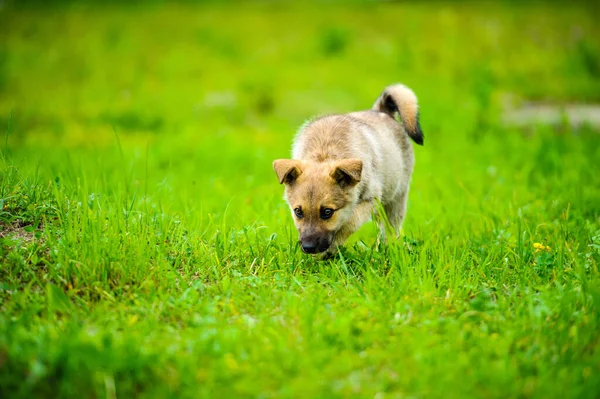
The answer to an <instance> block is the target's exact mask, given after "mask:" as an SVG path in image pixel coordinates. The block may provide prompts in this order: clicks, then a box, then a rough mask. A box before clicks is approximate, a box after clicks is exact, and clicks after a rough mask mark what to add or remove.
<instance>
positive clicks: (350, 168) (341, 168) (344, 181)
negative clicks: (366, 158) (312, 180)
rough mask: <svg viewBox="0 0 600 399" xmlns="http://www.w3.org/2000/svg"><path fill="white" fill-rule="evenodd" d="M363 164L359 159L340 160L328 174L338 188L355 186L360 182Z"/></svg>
mask: <svg viewBox="0 0 600 399" xmlns="http://www.w3.org/2000/svg"><path fill="white" fill-rule="evenodd" d="M362 167H363V163H362V161H361V160H360V159H342V160H341V161H338V162H336V163H335V165H334V166H333V169H332V171H331V173H330V174H329V175H330V176H331V177H332V178H333V179H334V180H335V181H336V182H337V183H338V184H339V185H340V186H342V187H348V186H355V185H356V184H358V182H359V181H360V178H361V175H362Z"/></svg>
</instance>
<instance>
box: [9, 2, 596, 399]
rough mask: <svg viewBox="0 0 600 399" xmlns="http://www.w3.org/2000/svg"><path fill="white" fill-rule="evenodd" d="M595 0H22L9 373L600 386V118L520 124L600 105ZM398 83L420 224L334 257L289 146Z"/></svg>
mask: <svg viewBox="0 0 600 399" xmlns="http://www.w3.org/2000/svg"><path fill="white" fill-rule="evenodd" d="M593 15H594V12H593V10H592V8H591V7H585V6H582V5H579V4H571V5H554V6H552V7H550V6H549V5H547V4H535V3H534V4H529V5H520V4H518V3H517V4H512V5H511V3H507V4H504V5H503V4H499V5H476V4H465V5H461V4H458V5H447V4H444V3H436V4H435V5H425V4H423V5H420V4H410V3H399V4H387V3H385V4H379V5H378V4H373V3H367V4H362V3H357V4H355V5H353V6H351V7H348V6H346V7H344V8H338V7H335V6H332V5H329V6H327V5H325V6H323V5H319V6H304V7H300V6H294V5H292V4H287V5H276V4H269V3H267V4H255V5H253V6H250V5H235V6H234V5H229V6H224V5H223V6H219V5H204V6H194V5H179V6H175V5H173V6H165V5H160V4H156V3H153V4H152V5H151V6H148V7H145V8H139V7H128V8H123V7H117V6H116V5H112V6H110V7H104V8H94V7H90V6H85V5H77V4H71V5H69V6H64V7H59V8H44V9H40V10H36V9H35V8H33V7H29V8H25V9H16V8H14V7H13V6H11V5H10V4H9V5H8V6H5V7H4V8H3V9H0V123H1V126H2V127H3V129H5V130H3V133H4V134H3V135H2V136H3V137H2V140H0V147H1V150H2V154H1V157H0V209H1V210H0V224H1V226H2V227H0V229H1V230H0V236H1V237H0V259H1V260H0V262H1V266H0V396H1V397H7V398H8V397H49V398H55V397H107V398H114V397H121V398H123V397H215V398H229V397H231V398H233V397H236V398H237V397H259V398H285V397H296V398H299V397H302V398H334V397H361V398H362V397H364V398H401V397H417V398H436V397H444V398H448V397H455V398H467V397H483V398H494V397H496V398H507V397H518V398H549V397H556V398H565V397H569V398H598V397H599V395H600V377H599V376H600V341H599V339H600V333H599V331H600V313H599V305H600V275H599V272H598V266H599V264H600V173H598V164H599V160H600V135H599V132H598V131H594V130H593V129H591V128H589V127H583V128H580V129H577V130H573V129H571V128H569V127H568V125H565V126H558V127H552V126H532V127H530V128H528V129H526V130H520V129H516V128H511V127H509V126H505V125H504V124H503V123H502V120H501V113H502V109H503V107H504V104H505V103H506V102H507V101H509V100H510V101H512V102H513V103H514V104H517V105H518V104H519V103H522V102H525V101H543V102H550V103H556V104H564V103H570V102H594V101H600V69H599V65H600V45H599V44H598V40H597V38H598V37H600V31H599V28H598V25H597V23H596V20H595V19H594V16H593ZM396 81H401V82H403V83H406V84H407V85H409V86H410V87H412V88H413V89H414V91H415V92H416V93H417V95H418V96H419V99H420V104H421V116H422V126H423V130H424V132H425V135H426V136H425V146H424V147H418V148H416V149H415V151H416V158H417V163H416V170H415V174H414V176H413V184H412V187H411V194H410V199H409V210H408V215H407V219H406V221H405V223H404V236H403V238H402V239H401V240H399V241H398V242H391V243H390V244H389V245H388V246H386V247H382V248H379V249H378V248H376V245H375V242H376V226H374V225H373V224H368V225H366V226H365V227H364V228H363V229H361V231H359V232H358V233H357V234H356V235H355V236H353V237H352V239H351V240H350V242H349V243H348V245H347V246H346V248H344V250H343V251H342V253H341V255H340V256H338V257H336V258H335V259H333V260H331V261H326V262H318V261H315V260H313V259H312V258H310V257H308V256H306V255H303V254H302V253H301V251H300V250H299V249H298V245H297V243H296V240H297V237H296V232H295V230H294V227H293V223H292V220H291V217H290V215H289V210H288V209H287V207H286V204H285V203H284V202H283V200H282V198H281V197H282V187H281V186H279V185H278V184H277V180H276V177H275V174H274V173H273V171H272V170H271V162H272V160H273V159H275V158H281V157H286V156H288V155H289V148H290V144H291V139H292V137H293V134H294V131H295V130H296V129H297V127H298V126H299V125H300V124H301V123H302V122H303V121H304V120H305V119H307V118H309V117H311V116H313V115H315V114H322V113H326V112H346V111H352V110H357V109H364V108H368V107H370V106H371V104H372V103H373V102H374V100H375V98H376V97H377V96H378V94H379V93H380V91H381V90H382V89H383V88H384V87H385V86H386V85H387V84H390V83H392V82H396ZM405 243H406V244H408V245H405ZM535 243H541V244H542V245H544V246H545V247H549V248H547V249H542V250H538V251H537V252H536V247H534V244H535Z"/></svg>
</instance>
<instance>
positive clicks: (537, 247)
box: [533, 242, 552, 252]
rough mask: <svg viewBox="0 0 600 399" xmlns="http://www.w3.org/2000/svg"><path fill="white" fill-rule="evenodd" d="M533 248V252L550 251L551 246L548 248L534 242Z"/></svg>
mask: <svg viewBox="0 0 600 399" xmlns="http://www.w3.org/2000/svg"><path fill="white" fill-rule="evenodd" d="M533 248H534V249H535V252H540V251H550V250H551V249H552V248H550V247H548V246H546V245H544V244H542V243H539V242H534V243H533Z"/></svg>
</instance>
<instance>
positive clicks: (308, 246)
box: [301, 242, 317, 254]
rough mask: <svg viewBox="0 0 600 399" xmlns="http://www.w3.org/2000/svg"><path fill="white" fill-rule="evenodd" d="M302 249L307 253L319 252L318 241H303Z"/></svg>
mask: <svg viewBox="0 0 600 399" xmlns="http://www.w3.org/2000/svg"><path fill="white" fill-rule="evenodd" d="M301 245H302V251H304V253H307V254H316V253H317V243H316V242H303V243H302V244H301Z"/></svg>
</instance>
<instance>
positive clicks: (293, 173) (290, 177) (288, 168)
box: [273, 159, 302, 184]
mask: <svg viewBox="0 0 600 399" xmlns="http://www.w3.org/2000/svg"><path fill="white" fill-rule="evenodd" d="M273 170H275V173H276V174H277V178H278V179H279V184H284V183H285V184H292V183H294V182H295V181H296V179H297V178H298V176H300V174H301V173H302V170H301V169H300V161H297V160H295V159H276V160H275V161H273Z"/></svg>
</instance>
